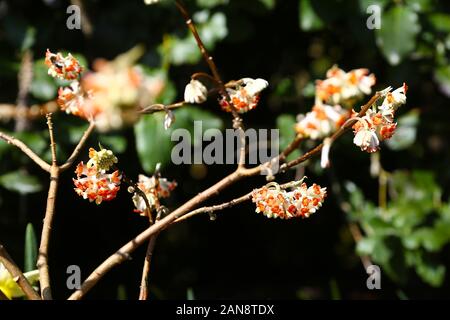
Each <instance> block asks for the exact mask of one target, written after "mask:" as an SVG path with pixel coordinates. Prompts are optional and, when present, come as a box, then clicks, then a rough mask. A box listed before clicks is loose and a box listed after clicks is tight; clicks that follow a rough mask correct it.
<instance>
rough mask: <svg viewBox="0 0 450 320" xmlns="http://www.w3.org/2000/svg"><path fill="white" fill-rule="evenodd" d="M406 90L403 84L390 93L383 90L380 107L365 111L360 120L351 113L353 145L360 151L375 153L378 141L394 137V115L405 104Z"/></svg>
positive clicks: (395, 125)
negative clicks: (353, 121) (354, 121)
mask: <svg viewBox="0 0 450 320" xmlns="http://www.w3.org/2000/svg"><path fill="white" fill-rule="evenodd" d="M407 88H408V87H407V86H406V84H403V86H402V87H400V88H398V89H396V90H394V91H393V92H390V90H391V89H390V88H389V89H388V90H387V91H386V90H383V92H384V94H385V98H384V100H383V103H382V104H381V106H379V107H378V108H376V107H374V109H369V110H367V112H366V114H365V115H364V116H363V117H361V118H358V117H356V112H354V113H353V115H352V118H355V119H356V120H357V122H356V123H355V124H354V125H353V127H352V128H353V132H354V134H355V137H354V139H353V143H354V144H355V145H357V146H358V147H360V148H361V150H362V151H366V152H369V153H372V152H376V151H378V150H379V144H380V141H383V140H387V139H390V138H391V137H392V136H393V135H394V133H395V129H396V128H397V123H396V122H394V115H395V112H396V110H397V109H398V107H399V106H401V105H402V104H405V103H406V95H405V93H406V91H407ZM385 91H386V92H385Z"/></svg>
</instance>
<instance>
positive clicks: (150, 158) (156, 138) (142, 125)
mask: <svg viewBox="0 0 450 320" xmlns="http://www.w3.org/2000/svg"><path fill="white" fill-rule="evenodd" d="M163 122H164V113H155V114H151V115H147V116H143V117H141V119H140V120H139V122H138V123H137V124H135V125H134V134H135V136H136V150H137V153H138V156H139V160H140V162H141V165H142V167H143V168H144V170H145V171H146V172H148V173H152V172H153V171H154V170H155V167H156V164H157V163H161V166H162V167H164V166H166V165H167V164H168V163H169V161H170V153H171V150H172V141H171V140H170V133H171V130H165V129H164V125H163Z"/></svg>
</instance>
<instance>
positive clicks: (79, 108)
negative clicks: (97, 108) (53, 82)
mask: <svg viewBox="0 0 450 320" xmlns="http://www.w3.org/2000/svg"><path fill="white" fill-rule="evenodd" d="M56 102H57V103H58V105H59V106H60V107H61V110H63V111H65V112H66V113H71V114H73V115H76V116H80V117H86V116H85V115H84V111H83V106H84V103H85V98H84V94H83V92H82V90H81V89H80V83H79V82H78V81H73V82H72V83H71V84H70V85H69V86H68V87H64V88H63V87H61V88H59V90H58V99H57V101H56Z"/></svg>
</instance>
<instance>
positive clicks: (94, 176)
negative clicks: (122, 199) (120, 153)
mask: <svg viewBox="0 0 450 320" xmlns="http://www.w3.org/2000/svg"><path fill="white" fill-rule="evenodd" d="M89 158H90V160H89V161H88V163H87V164H84V163H83V161H82V162H80V163H79V164H78V166H77V168H76V170H75V173H76V175H77V178H76V179H73V183H74V184H75V192H76V193H77V194H78V195H79V196H81V197H83V199H88V200H89V201H90V202H92V201H95V203H96V204H100V203H102V201H110V200H113V199H114V198H115V197H116V195H117V192H118V191H119V189H120V181H121V179H122V176H121V174H120V173H119V171H118V170H116V171H114V172H112V173H107V171H109V170H110V169H111V167H112V165H113V164H115V163H117V158H116V157H115V156H114V154H113V153H112V152H111V151H110V150H106V149H102V150H100V151H96V150H94V149H92V148H91V149H89Z"/></svg>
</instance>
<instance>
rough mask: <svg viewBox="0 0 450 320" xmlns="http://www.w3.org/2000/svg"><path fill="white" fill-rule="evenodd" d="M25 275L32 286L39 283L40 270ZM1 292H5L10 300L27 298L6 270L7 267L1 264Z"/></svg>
mask: <svg viewBox="0 0 450 320" xmlns="http://www.w3.org/2000/svg"><path fill="white" fill-rule="evenodd" d="M23 275H24V276H25V278H27V280H28V281H29V282H30V284H31V285H35V284H37V282H38V281H39V271H38V270H33V271H29V272H25V273H24V274H23ZM0 291H1V292H3V294H4V295H5V296H6V297H7V298H8V299H10V300H11V299H13V298H21V297H24V296H25V293H24V292H23V291H22V289H21V288H20V287H19V286H18V284H17V282H16V281H15V280H14V278H13V277H12V276H11V274H10V273H9V271H8V270H7V269H6V268H5V266H4V265H3V264H2V263H1V262H0Z"/></svg>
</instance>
